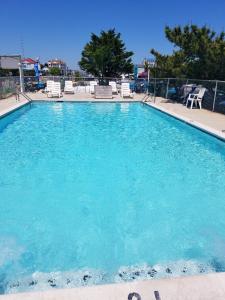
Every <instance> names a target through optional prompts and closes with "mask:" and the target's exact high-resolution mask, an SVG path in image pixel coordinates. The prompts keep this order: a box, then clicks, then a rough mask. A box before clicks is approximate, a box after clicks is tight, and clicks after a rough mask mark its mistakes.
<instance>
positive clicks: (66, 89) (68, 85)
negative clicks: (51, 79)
mask: <svg viewBox="0 0 225 300" xmlns="http://www.w3.org/2000/svg"><path fill="white" fill-rule="evenodd" d="M64 93H66V94H74V87H73V82H72V81H71V80H66V81H65V87H64Z"/></svg>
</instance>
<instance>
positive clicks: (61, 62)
mask: <svg viewBox="0 0 225 300" xmlns="http://www.w3.org/2000/svg"><path fill="white" fill-rule="evenodd" d="M48 63H51V64H65V62H64V61H62V60H61V59H57V58H56V59H50V60H49V61H48Z"/></svg>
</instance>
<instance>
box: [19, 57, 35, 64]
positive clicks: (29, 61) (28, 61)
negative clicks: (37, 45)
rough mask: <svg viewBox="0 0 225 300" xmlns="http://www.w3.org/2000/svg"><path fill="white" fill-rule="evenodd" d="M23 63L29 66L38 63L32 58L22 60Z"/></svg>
mask: <svg viewBox="0 0 225 300" xmlns="http://www.w3.org/2000/svg"><path fill="white" fill-rule="evenodd" d="M22 62H23V63H28V64H35V63H36V61H35V60H33V59H32V58H29V57H28V58H24V59H23V60H22Z"/></svg>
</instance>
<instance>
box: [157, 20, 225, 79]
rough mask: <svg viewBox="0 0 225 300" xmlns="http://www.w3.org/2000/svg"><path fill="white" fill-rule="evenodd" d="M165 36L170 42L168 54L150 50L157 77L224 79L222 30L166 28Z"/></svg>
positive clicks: (224, 58) (224, 57) (224, 47)
mask: <svg viewBox="0 0 225 300" xmlns="http://www.w3.org/2000/svg"><path fill="white" fill-rule="evenodd" d="M165 34H166V37H167V39H168V40H169V41H170V42H171V43H173V45H174V48H175V50H174V52H173V54H172V55H161V54H160V53H158V52H157V51H156V50H154V49H152V50H151V53H152V54H153V55H154V56H155V59H156V68H155V70H152V73H154V72H155V73H157V74H158V77H160V76H162V77H164V76H166V77H178V76H179V77H189V78H200V79H223V80H224V78H225V33H224V32H221V33H220V34H218V35H217V34H216V33H215V32H214V31H212V30H211V29H210V28H207V27H206V26H203V27H201V28H199V27H197V26H196V25H191V26H189V25H187V26H184V27H183V28H182V27H180V26H177V27H175V28H170V27H168V26H167V27H166V28H165Z"/></svg>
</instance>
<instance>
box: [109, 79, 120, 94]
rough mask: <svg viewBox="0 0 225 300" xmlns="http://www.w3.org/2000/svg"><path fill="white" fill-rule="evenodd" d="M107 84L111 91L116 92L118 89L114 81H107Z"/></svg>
mask: <svg viewBox="0 0 225 300" xmlns="http://www.w3.org/2000/svg"><path fill="white" fill-rule="evenodd" d="M109 85H111V87H112V93H115V94H118V89H117V86H116V82H115V81H109Z"/></svg>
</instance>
